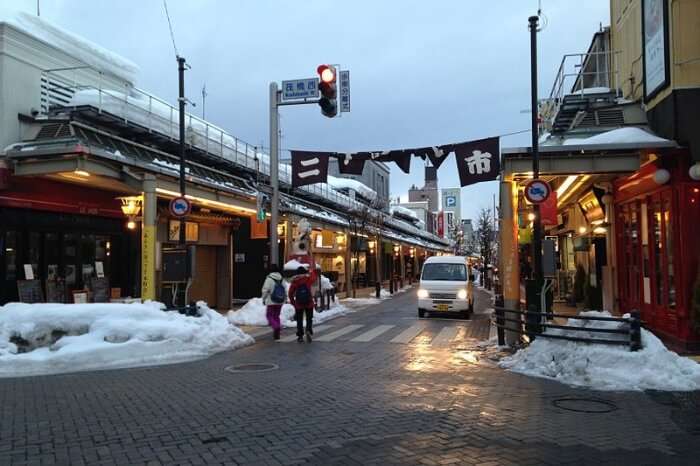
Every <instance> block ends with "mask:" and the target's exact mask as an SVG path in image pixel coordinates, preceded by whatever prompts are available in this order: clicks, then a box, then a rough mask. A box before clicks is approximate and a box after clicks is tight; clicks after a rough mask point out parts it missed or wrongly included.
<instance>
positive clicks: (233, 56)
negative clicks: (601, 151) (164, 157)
mask: <svg viewBox="0 0 700 466" xmlns="http://www.w3.org/2000/svg"><path fill="white" fill-rule="evenodd" d="M2 2H3V6H9V7H16V8H18V9H23V10H26V11H29V12H36V0H2ZM537 4H538V2H537V0H499V1H487V0H462V1H457V0H433V1H430V2H426V1H417V0H401V1H399V0H392V1H383V2H378V1H376V0H374V1H372V0H353V1H352V2H351V1H347V0H346V1H331V0H326V1H319V0H307V1H303V2H300V1H296V2H290V1H281V0H279V1H271V0H257V1H256V0H234V1H224V0H219V1H216V0H168V7H169V11H170V17H171V19H172V22H173V27H174V30H175V39H176V42H177V47H178V49H179V52H180V54H181V55H183V56H184V57H185V58H186V59H187V61H188V63H189V64H190V65H191V66H192V69H191V70H190V71H188V72H187V81H186V92H187V95H188V97H189V98H190V99H191V100H192V101H194V102H197V104H198V105H197V108H195V109H194V110H193V111H194V113H196V114H199V115H201V105H200V103H201V100H202V97H201V88H202V85H203V84H204V83H205V82H206V88H207V92H208V94H209V95H208V97H207V102H206V113H207V115H206V116H207V119H208V120H210V121H212V122H213V123H215V124H218V125H220V126H222V127H224V128H226V129H227V130H229V131H230V132H231V133H232V134H234V135H236V136H238V137H240V138H241V139H243V140H245V141H248V142H249V143H251V144H258V145H260V144H262V145H264V146H267V145H268V142H267V141H268V114H267V112H268V86H269V83H270V81H272V80H278V81H281V80H283V79H294V78H304V77H312V76H315V72H316V71H315V70H316V66H317V65H319V64H321V63H329V62H330V63H339V64H341V65H342V66H343V68H346V69H349V70H350V76H351V100H352V111H351V113H349V114H344V115H343V116H342V118H335V119H328V118H325V117H323V116H321V114H320V110H319V109H318V107H317V106H316V105H308V106H296V107H285V108H283V109H282V131H283V140H282V147H283V148H287V149H288V148H296V149H319V150H329V151H355V150H379V149H401V148H410V147H422V146H428V145H439V144H445V143H452V142H461V141H467V140H470V139H478V138H484V137H488V136H493V135H499V134H504V133H509V132H512V131H518V130H523V129H528V128H529V127H530V116H529V114H526V113H521V111H522V110H526V109H529V107H530V64H529V60H530V51H529V33H528V30H527V18H528V16H530V15H532V14H534V13H536V10H537ZM542 8H543V12H544V14H545V15H546V16H547V18H548V25H547V27H546V28H545V29H544V30H543V31H542V32H541V33H540V34H539V36H538V40H539V59H540V63H539V73H540V80H539V81H540V82H539V92H540V96H541V97H542V96H546V95H548V94H549V90H550V88H551V85H552V82H553V79H554V74H555V73H556V70H557V68H558V66H559V63H560V61H561V58H562V56H563V55H564V54H565V53H574V52H585V51H586V49H587V47H588V45H589V42H590V39H591V37H592V35H593V33H594V32H596V31H597V30H598V29H599V27H600V24H601V23H602V24H603V25H604V26H605V25H607V24H608V23H609V16H610V15H609V0H587V1H586V2H582V1H578V0H542ZM41 16H42V17H43V18H45V19H48V20H50V21H52V22H54V23H56V24H57V25H59V26H61V27H63V28H65V29H68V30H70V31H71V32H74V33H76V34H79V35H81V36H83V37H85V38H87V39H89V40H91V41H93V42H96V43H97V44H99V45H101V46H103V47H105V48H107V49H110V50H113V51H114V52H117V53H118V54H121V55H123V56H124V57H126V58H128V59H130V60H132V61H134V62H135V63H137V64H138V65H139V66H140V68H141V73H140V75H139V78H138V81H137V83H136V84H137V86H138V87H141V88H143V89H145V90H147V91H149V92H152V93H154V94H156V95H158V96H160V97H163V98H165V99H167V100H169V101H170V102H172V103H175V102H176V96H177V64H176V62H175V57H174V51H173V46H172V43H171V40H170V33H169V31H168V24H167V21H166V18H165V13H164V9H163V2H162V1H161V0H120V1H114V0H52V1H50V0H43V1H41ZM190 110H192V109H190ZM529 141H530V135H529V133H525V134H521V135H518V136H512V137H506V138H502V139H501V146H502V147H504V146H505V147H507V146H521V145H529ZM422 178H423V168H422V162H421V161H420V160H415V161H414V162H413V164H412V167H411V174H410V175H405V174H404V173H403V172H401V171H400V170H399V169H398V168H396V167H394V166H393V164H392V176H391V193H392V195H393V196H394V197H396V196H399V195H403V194H405V193H406V191H407V190H408V188H409V187H410V185H411V184H414V183H415V184H416V185H419V186H420V185H422V183H423V179H422ZM438 179H439V184H440V186H441V187H450V186H458V184H459V177H458V175H457V170H456V167H455V163H454V159H453V158H452V157H451V158H450V159H449V160H447V161H445V162H444V163H443V165H442V167H441V168H440V171H439V174H438ZM496 192H497V184H496V183H495V182H492V183H482V184H478V185H474V186H471V187H467V188H464V189H462V214H463V218H475V217H476V215H477V212H478V210H479V208H481V207H490V206H491V204H492V195H493V194H494V193H496Z"/></svg>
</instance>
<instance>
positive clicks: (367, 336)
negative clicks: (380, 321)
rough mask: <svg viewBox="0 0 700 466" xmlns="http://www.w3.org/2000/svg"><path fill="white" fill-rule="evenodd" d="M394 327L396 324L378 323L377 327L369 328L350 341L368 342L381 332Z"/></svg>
mask: <svg viewBox="0 0 700 466" xmlns="http://www.w3.org/2000/svg"><path fill="white" fill-rule="evenodd" d="M394 327H396V325H379V326H378V327H375V328H373V329H372V330H369V331H367V332H365V333H363V334H361V335H358V336H356V337H355V338H353V339H352V340H350V341H356V342H368V341H372V340H374V339H375V338H377V337H378V336H379V335H381V334H382V333H384V332H386V331H388V330H390V329H392V328H394Z"/></svg>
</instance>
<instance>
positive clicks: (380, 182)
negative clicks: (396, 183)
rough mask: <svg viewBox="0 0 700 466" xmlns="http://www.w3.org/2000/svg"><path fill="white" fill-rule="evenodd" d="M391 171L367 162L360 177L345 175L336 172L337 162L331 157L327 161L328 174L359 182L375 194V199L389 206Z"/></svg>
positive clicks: (378, 163)
mask: <svg viewBox="0 0 700 466" xmlns="http://www.w3.org/2000/svg"><path fill="white" fill-rule="evenodd" d="M390 173H391V171H390V170H389V167H387V166H386V164H384V163H382V162H377V161H375V160H369V161H367V162H365V167H364V170H363V171H362V175H346V174H343V173H340V170H338V160H337V159H335V158H333V157H331V158H330V160H329V161H328V174H329V175H331V176H335V177H338V178H349V179H352V180H356V181H359V182H360V183H363V184H364V185H365V186H367V187H369V188H371V189H373V190H374V191H376V193H377V198H378V199H380V200H381V201H383V203H384V205H389V175H390Z"/></svg>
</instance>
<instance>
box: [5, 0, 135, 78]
mask: <svg viewBox="0 0 700 466" xmlns="http://www.w3.org/2000/svg"><path fill="white" fill-rule="evenodd" d="M0 22H2V23H7V24H9V25H11V26H13V27H14V28H16V29H19V30H20V31H22V32H24V33H25V34H28V35H30V36H32V37H34V38H36V39H37V40H40V41H42V42H45V43H47V44H48V45H50V46H52V47H55V48H56V49H59V50H61V51H63V52H65V53H67V54H68V55H71V56H72V57H74V58H75V59H77V60H78V61H80V62H83V63H85V64H86V65H89V66H91V67H92V68H95V69H96V70H98V71H101V72H103V73H106V74H111V75H114V76H116V77H118V78H121V79H123V80H125V81H128V82H129V83H133V82H134V79H135V78H136V75H137V74H138V72H139V68H138V66H137V65H136V64H135V63H134V62H132V61H130V60H127V59H126V58H123V57H121V56H119V55H117V54H116V53H113V52H111V51H109V50H107V49H105V48H102V47H100V46H99V45H97V44H94V43H93V42H90V41H89V40H87V39H84V38H82V37H80V36H78V35H76V34H73V33H72V32H68V31H66V30H64V29H62V28H61V27H59V26H57V25H55V24H53V23H51V22H49V21H47V20H45V19H44V18H40V17H38V16H35V15H31V14H29V13H25V12H22V11H14V10H11V9H7V8H5V7H2V8H0Z"/></svg>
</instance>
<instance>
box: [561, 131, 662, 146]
mask: <svg viewBox="0 0 700 466" xmlns="http://www.w3.org/2000/svg"><path fill="white" fill-rule="evenodd" d="M654 142H670V141H669V140H668V139H664V138H660V137H658V136H654V135H653V134H650V133H648V132H646V131H644V130H643V129H640V128H635V127H628V128H618V129H614V130H612V131H606V132H605V133H601V134H598V135H596V136H591V137H589V138H581V139H567V140H565V141H564V143H563V145H564V146H572V145H573V146H587V145H594V144H646V143H654Z"/></svg>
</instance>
